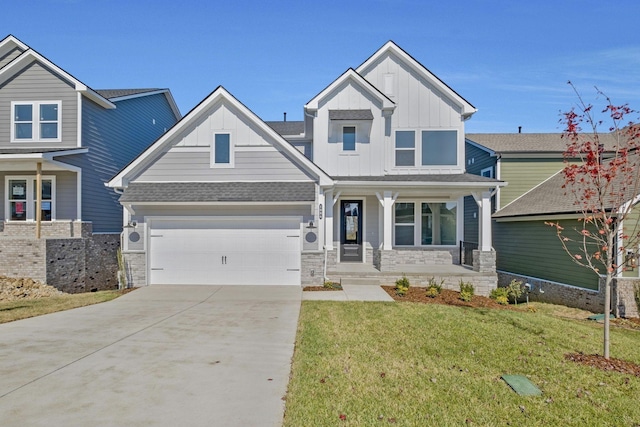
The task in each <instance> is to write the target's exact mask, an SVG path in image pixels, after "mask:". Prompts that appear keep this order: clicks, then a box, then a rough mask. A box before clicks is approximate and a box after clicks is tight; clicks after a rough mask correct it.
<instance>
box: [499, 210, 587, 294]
mask: <svg viewBox="0 0 640 427" xmlns="http://www.w3.org/2000/svg"><path fill="white" fill-rule="evenodd" d="M561 224H562V225H563V227H565V230H567V231H568V232H570V231H571V230H570V228H573V227H580V224H578V223H577V222H576V221H571V222H570V221H562V222H561ZM493 227H494V228H493V230H494V233H493V234H494V240H493V245H494V247H495V249H496V256H497V259H496V267H497V268H498V270H501V271H505V272H509V273H517V274H522V275H525V276H531V277H537V278H540V279H545V280H550V281H554V282H559V283H563V284H567V285H572V286H577V287H580V288H585V289H598V276H597V275H596V274H595V273H593V272H592V271H591V270H589V269H587V268H585V267H581V266H579V265H577V264H575V263H574V262H573V261H572V260H571V257H570V256H569V255H568V254H567V253H566V252H565V251H564V249H563V248H562V244H561V243H560V241H559V240H558V237H557V235H556V232H555V229H553V228H551V227H550V226H548V225H546V224H545V223H544V221H518V222H498V223H494V224H493ZM575 253H579V252H575Z"/></svg>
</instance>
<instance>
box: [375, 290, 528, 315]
mask: <svg viewBox="0 0 640 427" xmlns="http://www.w3.org/2000/svg"><path fill="white" fill-rule="evenodd" d="M382 289H384V290H385V291H386V292H387V293H388V294H389V295H391V298H393V299H394V300H396V301H406V302H419V303H423V304H445V305H455V306H458V307H472V308H495V309H498V310H518V306H512V305H501V304H498V303H497V302H496V301H495V300H492V299H491V298H487V297H483V296H480V295H474V296H473V298H471V301H462V300H461V299H460V292H456V291H451V290H449V289H443V290H442V292H440V295H438V296H436V297H434V298H432V297H429V296H427V292H426V288H421V287H415V286H414V287H411V288H409V290H408V291H407V293H406V294H405V295H404V296H400V295H398V294H397V293H396V290H395V287H393V286H383V287H382Z"/></svg>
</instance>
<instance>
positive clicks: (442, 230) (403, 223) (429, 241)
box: [394, 202, 458, 246]
mask: <svg viewBox="0 0 640 427" xmlns="http://www.w3.org/2000/svg"><path fill="white" fill-rule="evenodd" d="M394 206H395V223H394V225H395V227H394V229H395V245H397V246H432V245H434V246H437V245H444V246H454V245H456V242H457V210H458V203H457V202H396V204H395V205H394ZM414 242H419V243H418V244H417V245H416V244H415V243H414Z"/></svg>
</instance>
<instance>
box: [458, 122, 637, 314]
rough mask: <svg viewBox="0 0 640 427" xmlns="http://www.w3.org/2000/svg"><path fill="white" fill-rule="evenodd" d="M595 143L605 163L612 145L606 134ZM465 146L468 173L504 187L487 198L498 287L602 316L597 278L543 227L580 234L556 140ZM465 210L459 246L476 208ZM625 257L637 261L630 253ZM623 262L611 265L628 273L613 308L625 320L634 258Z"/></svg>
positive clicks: (496, 139) (477, 140) (622, 257)
mask: <svg viewBox="0 0 640 427" xmlns="http://www.w3.org/2000/svg"><path fill="white" fill-rule="evenodd" d="M600 141H601V142H602V143H603V144H604V148H605V152H604V157H605V158H606V157H607V156H608V155H609V154H608V153H611V152H612V151H611V150H613V147H614V144H615V142H616V141H615V140H614V138H613V137H612V135H610V134H602V135H600ZM466 144H467V148H466V158H467V170H468V171H469V172H470V173H475V174H478V175H483V176H490V177H497V178H498V179H500V180H504V181H506V182H508V183H509V185H508V186H507V187H503V188H499V189H498V191H497V192H496V195H495V197H494V199H495V200H494V204H495V209H494V212H495V213H494V214H493V219H494V224H493V245H494V248H495V250H496V256H497V260H496V266H497V270H498V278H499V282H500V284H501V285H506V284H508V283H509V282H510V281H511V280H512V279H516V280H520V281H522V282H526V283H529V284H530V285H531V286H532V293H531V295H530V296H531V298H532V299H536V300H539V301H546V302H551V303H558V304H563V305H569V306H575V307H580V308H585V309H588V310H591V311H601V310H602V309H603V307H604V292H603V281H602V279H601V277H599V276H598V275H597V274H595V273H594V272H593V271H591V270H589V269H587V268H584V267H581V266H579V265H577V264H576V263H574V262H573V261H572V259H571V257H570V256H569V255H568V254H567V253H566V252H565V250H564V249H563V247H562V245H561V244H560V242H559V241H558V237H557V235H556V232H555V229H553V228H551V227H549V226H548V225H547V224H545V223H546V222H558V221H559V222H561V223H562V225H563V226H565V228H566V229H568V230H569V229H571V228H574V227H575V228H578V229H581V227H582V226H581V224H580V223H579V222H578V218H580V217H581V216H582V214H581V213H580V212H578V211H577V209H576V206H575V204H574V200H573V198H572V197H571V196H569V195H566V194H565V192H566V191H565V189H563V188H562V186H563V184H564V176H563V174H562V172H561V171H562V169H563V168H564V166H565V163H564V160H565V159H564V155H563V153H564V151H565V150H566V141H565V140H564V139H562V134H560V133H545V134H526V133H512V134H467V141H466ZM465 202H466V203H465V240H470V241H475V240H474V239H475V234H474V233H473V231H474V229H475V227H476V226H475V224H477V220H476V216H477V207H476V205H475V203H474V202H473V200H470V199H469V198H467V200H466V201H465ZM628 225H629V224H627V226H628ZM633 228H634V227H633V226H632V227H631V228H630V230H632V229H633ZM576 250H579V248H576ZM631 252H632V255H635V256H637V251H635V252H634V251H631ZM626 258H627V254H626V253H622V252H619V255H618V260H617V261H616V262H617V263H618V264H619V265H624V264H627V263H628V265H627V268H625V269H624V270H622V271H619V273H618V275H617V277H616V281H615V283H616V291H615V292H614V306H617V307H618V311H620V312H621V313H623V314H625V315H637V309H636V308H635V302H634V298H633V283H634V282H636V281H637V280H638V277H639V276H638V270H639V269H638V267H637V265H635V264H634V263H632V262H631V260H634V259H635V260H637V258H633V257H630V258H629V261H628V260H627V259H626Z"/></svg>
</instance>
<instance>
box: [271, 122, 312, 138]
mask: <svg viewBox="0 0 640 427" xmlns="http://www.w3.org/2000/svg"><path fill="white" fill-rule="evenodd" d="M265 123H266V124H267V125H269V127H271V129H273V130H275V131H276V132H278V133H279V134H280V135H300V134H302V133H304V122H303V121H289V122H265Z"/></svg>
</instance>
